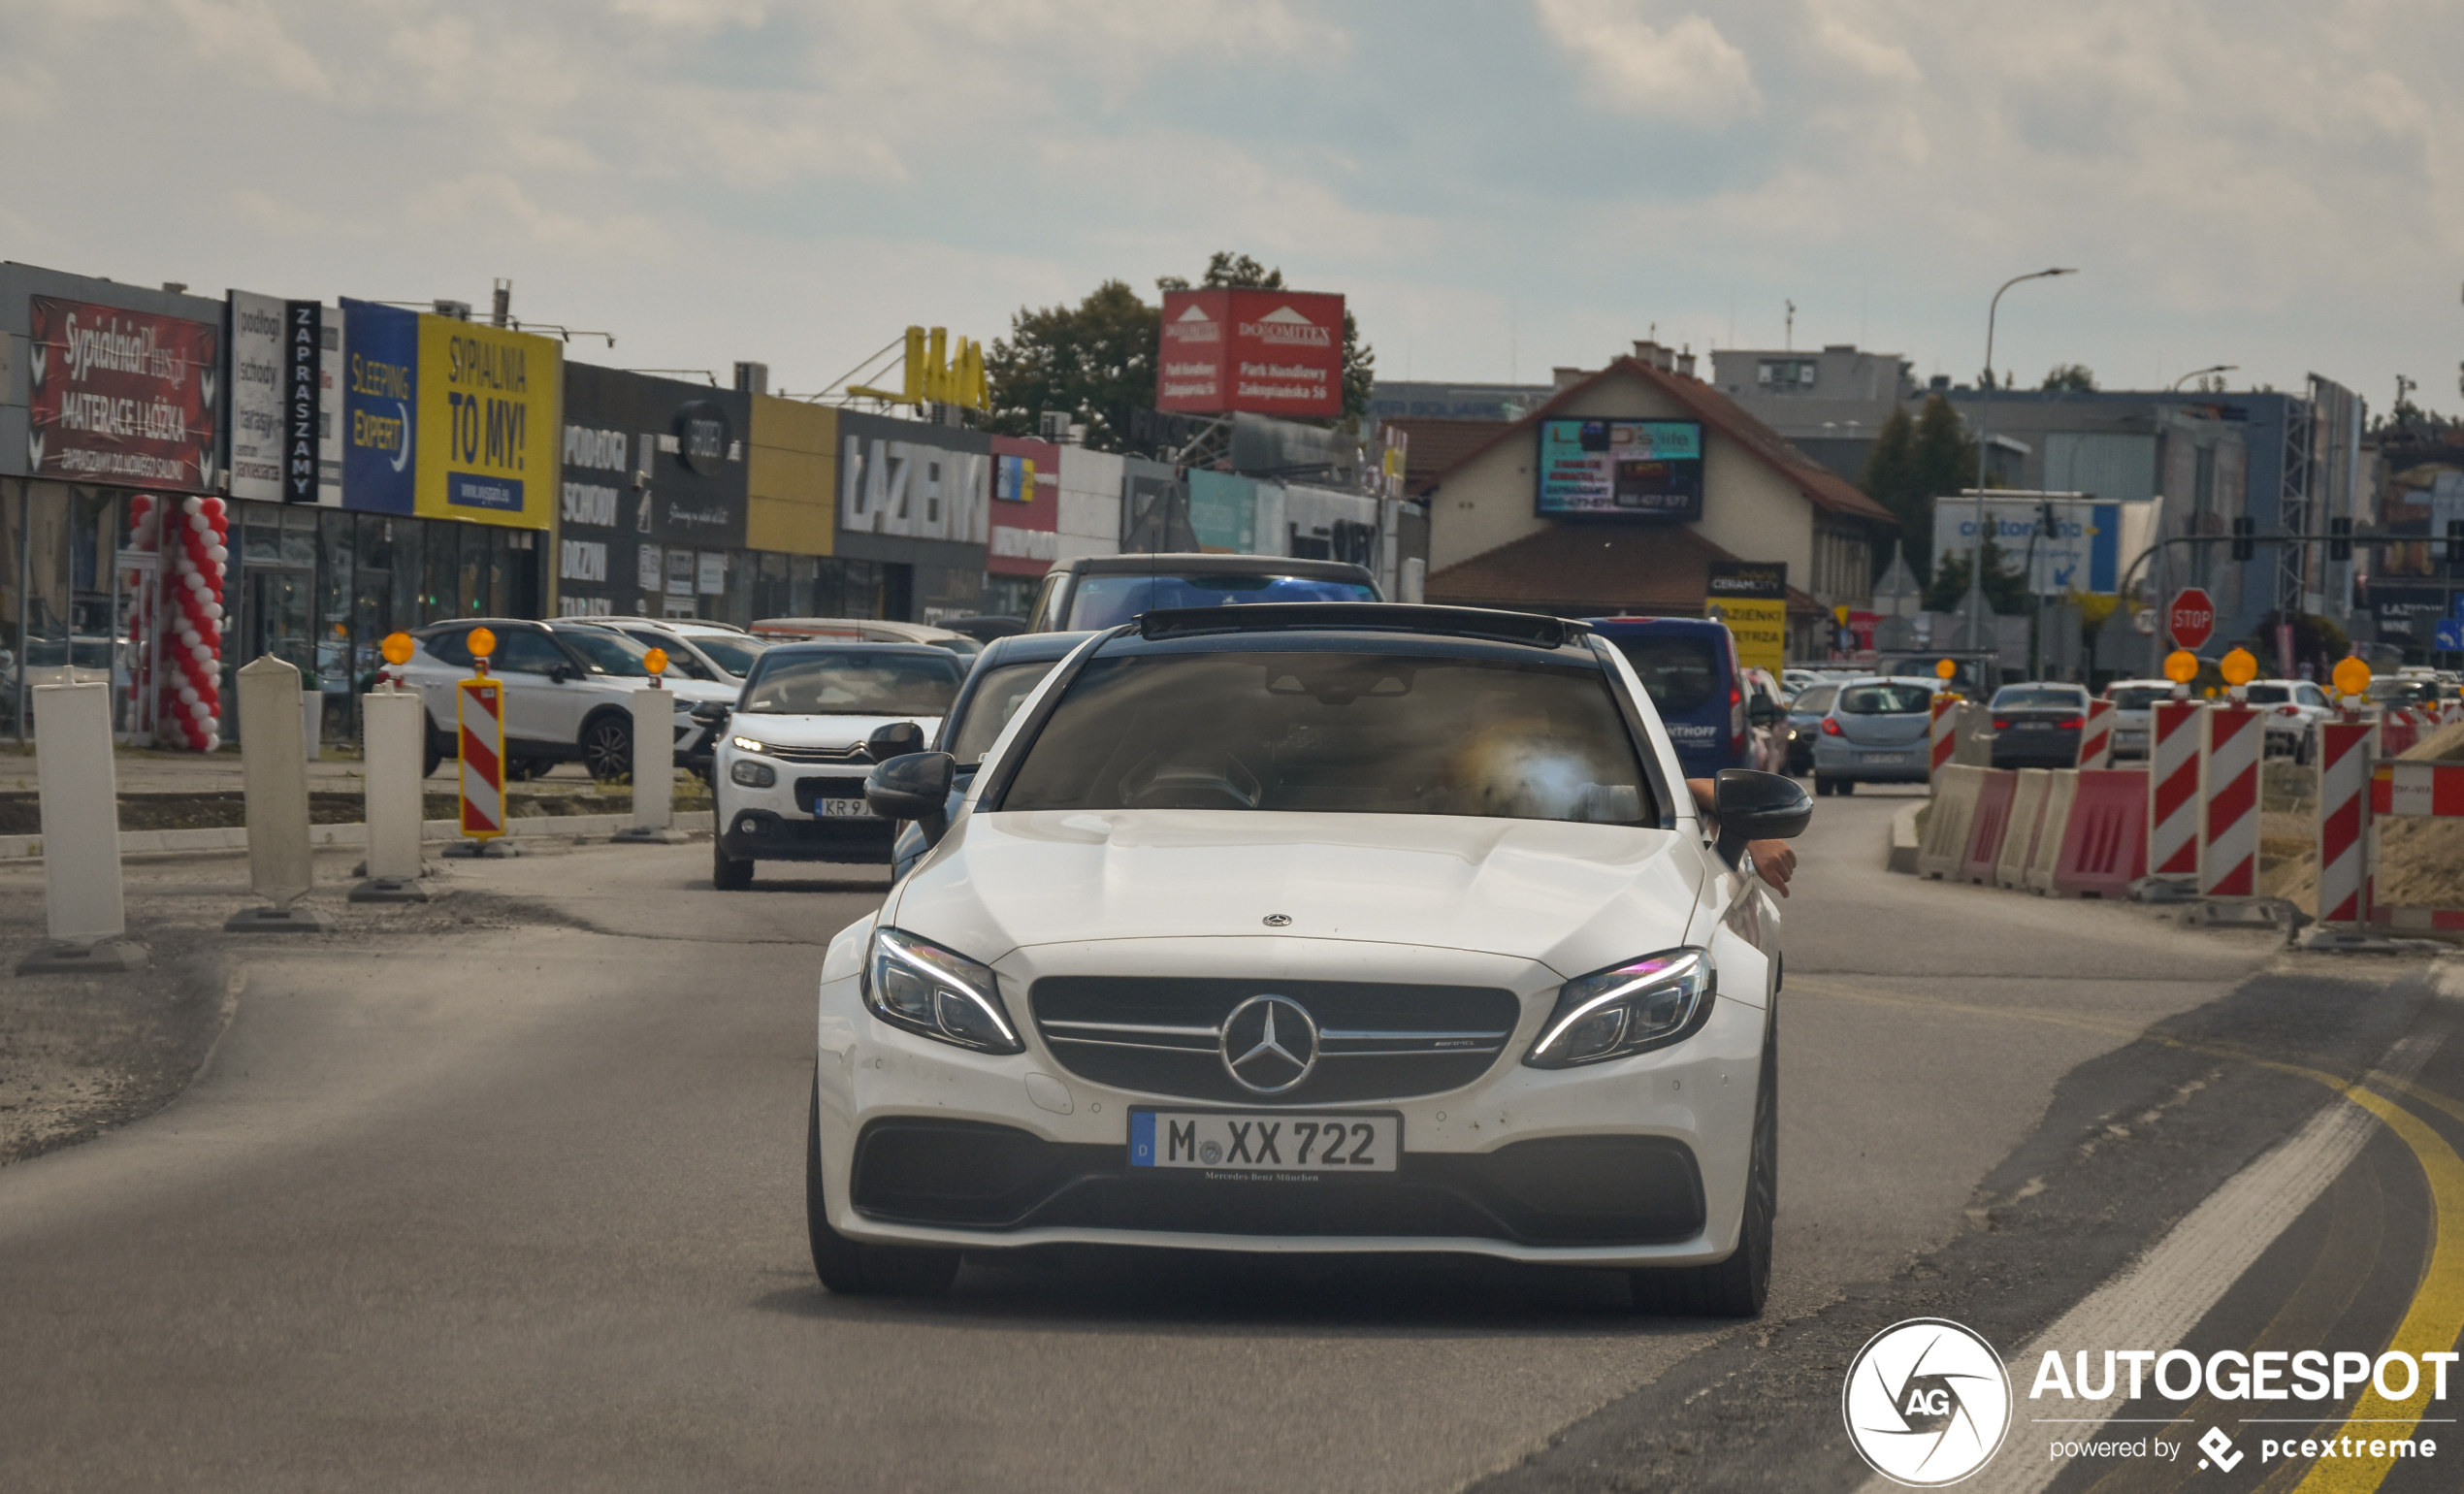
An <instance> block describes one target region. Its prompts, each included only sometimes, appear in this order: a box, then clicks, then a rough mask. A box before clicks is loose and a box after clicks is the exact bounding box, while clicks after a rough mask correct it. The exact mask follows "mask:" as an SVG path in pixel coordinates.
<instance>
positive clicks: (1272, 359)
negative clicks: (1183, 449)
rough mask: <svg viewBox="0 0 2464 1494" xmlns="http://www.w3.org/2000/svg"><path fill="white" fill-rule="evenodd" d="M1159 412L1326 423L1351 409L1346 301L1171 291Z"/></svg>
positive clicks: (1159, 373) (1158, 378)
mask: <svg viewBox="0 0 2464 1494" xmlns="http://www.w3.org/2000/svg"><path fill="white" fill-rule="evenodd" d="M1155 408H1157V409H1170V410H1187V411H1190V412H1192V413H1195V414H1203V415H1221V414H1227V413H1229V412H1231V411H1233V410H1247V411H1248V412H1250V413H1251V414H1258V415H1286V416H1291V417H1294V418H1298V419H1304V420H1324V419H1331V418H1333V417H1335V416H1338V415H1341V414H1342V413H1343V412H1344V298H1343V297H1341V296H1329V295H1315V294H1309V293H1305V292H1299V291H1282V290H1169V291H1165V292H1164V295H1163V345H1162V347H1161V348H1160V349H1159V356H1158V357H1157V358H1156V362H1155Z"/></svg>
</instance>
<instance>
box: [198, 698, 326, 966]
mask: <svg viewBox="0 0 2464 1494" xmlns="http://www.w3.org/2000/svg"><path fill="white" fill-rule="evenodd" d="M299 726H300V671H299V669H298V667H297V666H293V665H290V664H287V663H285V662H284V661H282V660H279V659H276V658H275V657H274V656H273V655H272V654H267V655H264V656H262V657H260V658H258V659H257V660H256V661H255V662H254V663H251V664H248V665H245V666H243V667H242V668H241V670H240V779H241V787H242V789H243V791H244V792H245V793H246V795H247V801H248V888H249V891H251V892H253V893H256V894H257V895H258V896H259V897H263V898H265V899H266V900H267V901H269V902H271V903H272V904H273V906H272V907H270V908H243V909H241V910H240V911H239V912H237V913H235V914H233V915H231V917H230V919H229V920H228V921H227V922H225V923H224V924H223V927H224V928H225V929H226V930H229V931H231V932H234V933H244V932H250V931H257V930H264V931H269V932H276V931H278V932H303V931H305V932H314V931H316V930H318V929H324V928H331V927H333V926H334V919H333V916H332V915H331V914H325V913H318V912H314V911H312V910H309V909H306V908H298V907H294V906H293V904H294V903H296V902H298V901H299V899H300V898H302V897H303V896H305V895H307V893H308V889H309V888H311V887H313V886H315V885H316V863H315V860H314V858H313V857H312V856H311V854H310V853H309V851H308V740H307V737H306V736H305V734H304V733H303V732H301V731H300V730H299Z"/></svg>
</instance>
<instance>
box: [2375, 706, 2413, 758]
mask: <svg viewBox="0 0 2464 1494" xmlns="http://www.w3.org/2000/svg"><path fill="white" fill-rule="evenodd" d="M2420 740H2421V718H2420V717H2419V716H2418V715H2416V714H2415V713H2414V712H2412V711H2410V710H2404V709H2400V708H2396V707H2390V708H2389V709H2388V710H2387V711H2386V713H2385V714H2384V715H2383V716H2381V717H2380V718H2379V761H2380V762H2382V763H2383V762H2385V761H2387V760H2388V759H2389V758H2396V757H2401V756H2403V755H2404V754H2405V753H2407V752H2410V751H2412V750H2413V747H2414V745H2415V743H2417V742H2419V741H2420Z"/></svg>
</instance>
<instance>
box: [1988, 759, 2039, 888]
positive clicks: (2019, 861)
mask: <svg viewBox="0 0 2464 1494" xmlns="http://www.w3.org/2000/svg"><path fill="white" fill-rule="evenodd" d="M2053 785H2054V775H2053V771H2052V770H2051V769H2050V768H2042V767H2023V768H2021V769H2020V770H2019V785H2018V787H2017V789H2015V790H2014V791H2013V793H2012V795H2011V818H2010V825H2009V826H2008V828H2005V829H2004V830H2003V831H2002V854H2001V856H2000V857H1999V858H1997V859H1996V860H1995V861H1994V886H1995V887H2007V888H2024V887H2026V885H2027V863H2028V861H2030V860H2031V859H2032V858H2033V857H2034V856H2035V855H2036V836H2037V832H2038V831H2040V830H2041V829H2043V828H2044V825H2045V796H2046V795H2047V794H2049V793H2050V792H2051V791H2052V789H2053Z"/></svg>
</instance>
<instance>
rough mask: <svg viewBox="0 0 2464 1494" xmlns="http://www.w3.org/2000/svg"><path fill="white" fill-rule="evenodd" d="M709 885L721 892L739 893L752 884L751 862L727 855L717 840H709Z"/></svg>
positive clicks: (725, 849) (724, 848)
mask: <svg viewBox="0 0 2464 1494" xmlns="http://www.w3.org/2000/svg"><path fill="white" fill-rule="evenodd" d="M710 885H711V886H712V887H715V888H717V889H718V890H719V891H720V892H723V893H741V892H743V891H744V890H745V889H746V888H748V887H751V886H752V885H753V863H752V862H751V861H737V860H736V859H735V858H734V857H731V856H729V855H728V852H727V848H726V847H725V846H723V845H721V844H720V843H719V842H718V841H716V840H713V841H711V842H710Z"/></svg>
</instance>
